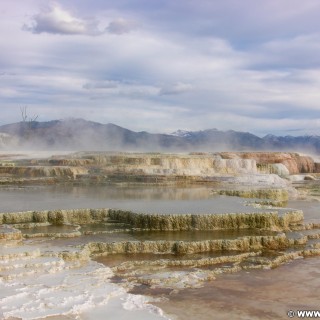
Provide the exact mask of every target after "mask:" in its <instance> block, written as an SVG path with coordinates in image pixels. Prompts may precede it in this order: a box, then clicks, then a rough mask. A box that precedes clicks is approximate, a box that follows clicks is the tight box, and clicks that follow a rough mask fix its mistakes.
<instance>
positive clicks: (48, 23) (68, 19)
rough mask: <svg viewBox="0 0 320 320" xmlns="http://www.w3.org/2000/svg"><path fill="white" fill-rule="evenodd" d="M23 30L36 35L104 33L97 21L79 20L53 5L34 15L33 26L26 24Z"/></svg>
mask: <svg viewBox="0 0 320 320" xmlns="http://www.w3.org/2000/svg"><path fill="white" fill-rule="evenodd" d="M23 29H24V30H27V31H31V32H32V33H35V34H38V33H52V34H62V35H98V34H101V33H102V32H101V31H100V30H99V29H98V24H97V22H96V21H93V20H85V19H80V18H77V17H75V16H73V15H72V14H71V13H69V12H68V11H66V10H65V9H63V8H61V7H60V6H59V5H58V4H53V5H51V6H50V7H48V8H45V9H43V10H42V11H41V12H40V13H38V14H36V15H34V16H33V19H32V22H31V24H29V25H27V24H25V25H24V26H23Z"/></svg>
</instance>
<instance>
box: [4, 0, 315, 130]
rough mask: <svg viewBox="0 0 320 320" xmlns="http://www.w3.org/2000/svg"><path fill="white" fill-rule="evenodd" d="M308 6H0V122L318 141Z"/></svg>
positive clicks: (171, 0)
mask: <svg viewBox="0 0 320 320" xmlns="http://www.w3.org/2000/svg"><path fill="white" fill-rule="evenodd" d="M319 16H320V2H319V1H318V0H305V1H301V0H300V1H296V0H268V1H257V0H242V1H238V0H224V1H221V0H219V1H218V0H198V1H194V0H193V1H191V0H117V1H114V0H113V1H111V0H91V1H88V0H77V1H74V0H73V1H71V0H61V1H54V2H48V1H43V0H28V1H19V0H10V1H4V0H0V39H1V41H0V46H1V50H0V97H1V99H0V108H1V111H2V112H1V117H0V124H4V123H9V122H16V121H20V120H21V113H20V107H21V106H27V110H28V114H29V115H30V117H32V116H34V115H38V120H39V121H46V120H53V119H63V118H70V117H74V118H85V119H88V120H92V121H98V122H101V123H109V122H111V123H115V124H118V125H120V126H123V127H126V128H129V129H132V130H135V131H142V130H146V131H150V132H167V133H170V132H172V131H175V130H177V129H184V130H203V129H209V128H218V129H221V130H229V129H232V130H239V131H250V132H253V133H255V134H258V135H264V134H267V133H273V134H277V135H283V134H292V135H300V134H301V135H302V134H320V19H319Z"/></svg>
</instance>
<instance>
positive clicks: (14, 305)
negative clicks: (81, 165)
mask: <svg viewBox="0 0 320 320" xmlns="http://www.w3.org/2000/svg"><path fill="white" fill-rule="evenodd" d="M248 202H250V201H249V200H246V199H242V198H237V197H227V196H218V195H216V194H213V193H212V188H210V187H203V186H201V187H189V188H184V187H180V188H177V187H141V186H139V187H138V186H134V187H133V186H126V185H109V186H99V187H92V186H70V185H61V186H46V187H43V186H41V187H40V186H39V187H38V186H32V187H21V188H19V187H18V188H17V187H7V188H2V189H1V190H0V203H1V212H19V211H28V210H31V211H33V210H56V209H77V208H114V209H122V210H130V211H134V212H141V213H152V214H156V213H160V214H186V213H190V214H221V213H229V212H232V213H243V212H272V211H274V210H275V209H274V208H269V207H267V208H257V207H256V206H252V205H248ZM288 207H290V208H293V209H302V210H303V211H304V214H305V221H306V222H315V223H319V221H320V218H319V217H320V214H318V212H320V202H317V201H298V200H294V201H289V203H288ZM286 210H288V209H287V208H285V209H280V208H279V209H277V211H279V213H280V214H281V212H282V211H286ZM16 227H18V228H19V230H21V232H22V234H23V235H24V238H25V239H24V240H23V245H21V244H17V243H13V244H12V245H11V246H9V245H7V246H2V247H1V248H0V256H1V259H0V272H1V273H0V275H1V278H0V286H1V290H0V310H1V312H2V313H1V316H2V317H3V318H4V319H10V317H12V318H11V319H19V318H21V319H44V318H48V319H53V320H54V319H98V320H99V319H109V318H110V319H111V318H112V319H113V318H114V319H115V318H119V319H120V318H121V319H163V318H166V317H169V318H173V319H174V318H176V319H191V318H197V319H204V320H206V319H227V318H228V319H230V318H232V319H271V318H279V319H282V318H283V319H286V318H287V315H286V311H288V310H298V309H299V308H300V309H307V308H309V309H310V308H311V309H316V308H317V307H318V306H317V305H316V301H317V297H318V296H319V292H318V291H319V290H318V289H317V288H318V287H319V286H318V281H319V280H318V275H319V273H318V271H317V268H318V267H319V266H320V262H319V261H320V260H319V258H316V257H315V258H310V259H303V260H302V259H300V260H298V261H293V262H289V263H287V264H285V265H284V266H281V267H279V268H276V269H270V268H269V265H268V263H269V262H270V261H273V260H272V259H276V258H278V257H279V256H281V255H282V253H283V252H291V251H292V252H294V251H297V250H300V247H301V244H297V246H296V247H290V248H285V249H283V250H263V252H261V251H260V250H259V249H255V250H251V251H250V252H238V251H233V250H222V251H219V250H215V251H205V250H198V251H194V252H189V253H181V252H179V253H177V252H171V251H170V250H163V249H161V248H160V246H159V243H161V245H162V246H165V247H166V246H168V245H170V246H171V245H173V247H175V246H176V245H177V243H178V244H181V243H182V244H186V243H196V244H197V245H199V243H200V244H201V243H202V242H203V241H212V242H214V241H220V240H221V241H223V240H225V241H237V239H239V238H240V239H244V238H246V237H247V238H252V237H254V236H260V237H268V236H269V237H276V236H278V235H279V232H277V231H272V230H258V229H252V228H250V229H246V228H244V229H229V230H228V229H224V230H215V231H214V232H212V231H208V230H181V231H163V230H162V231H161V230H156V231H155V230H154V231H151V230H143V229H134V228H132V226H130V225H128V224H126V223H123V222H119V221H113V222H112V221H105V222H103V221H102V222H99V223H97V222H94V223H90V224H85V225H81V226H80V225H78V224H64V225H61V226H58V225H50V224H45V223H42V224H23V225H19V226H16ZM311 232H314V231H312V230H307V231H306V230H304V231H295V232H293V233H290V235H289V233H288V235H289V236H290V237H292V238H294V237H296V238H299V237H301V236H303V235H306V234H308V233H309V234H310V233H311ZM280 237H282V235H281V234H280ZM310 241H311V240H310ZM312 241H315V242H316V240H312ZM96 242H98V243H103V244H106V245H107V246H108V250H109V251H108V252H109V254H100V251H101V250H102V249H101V248H100V247H99V250H100V251H99V250H98V251H97V249H95V248H93V247H92V245H91V244H92V243H96ZM123 243H125V244H126V246H127V247H126V252H122V251H121V250H122V249H121V250H119V248H118V247H116V245H118V244H121V245H123ZM128 243H129V247H130V244H134V245H135V246H138V247H139V246H140V247H141V246H142V243H155V244H156V245H155V246H154V247H152V248H153V249H151V251H150V250H149V251H148V250H145V251H142V250H140V249H139V250H140V251H139V252H135V251H134V250H136V249H134V250H133V249H132V251H130V250H128ZM201 245H203V244H201ZM84 246H85V247H84ZM86 246H89V247H86ZM186 246H187V244H186ZM224 246H225V244H224ZM83 248H85V249H83ZM88 248H89V249H90V250H91V252H95V253H99V254H98V255H96V257H95V259H94V260H95V261H93V260H88V259H87V256H86V254H87V253H86V250H87V249H88ZM154 248H155V249H154ZM166 248H167V247H166ZM94 250H96V251H94ZM103 250H106V249H103ZM112 250H113V251H112ZM153 250H158V252H154V251H153ZM161 250H162V251H161ZM105 252H106V251H105ZM110 253H112V254H110ZM155 253H156V254H155ZM257 259H258V260H257ZM261 265H262V266H263V265H265V268H264V269H265V270H260V269H259V270H256V269H255V268H256V267H259V268H261ZM239 266H241V268H240V269H239ZM246 266H248V269H246ZM217 270H218V271H217ZM236 271H237V272H236ZM35 276H36V277H35ZM214 278H215V280H213V279H214ZM288 291H289V292H288ZM284 292H288V293H286V294H285V295H284ZM147 296H148V298H147ZM149 302H150V303H149ZM157 306H158V307H160V308H161V309H162V310H164V311H165V314H163V312H162V310H161V309H159V308H158V307H157ZM287 309H288V310H287Z"/></svg>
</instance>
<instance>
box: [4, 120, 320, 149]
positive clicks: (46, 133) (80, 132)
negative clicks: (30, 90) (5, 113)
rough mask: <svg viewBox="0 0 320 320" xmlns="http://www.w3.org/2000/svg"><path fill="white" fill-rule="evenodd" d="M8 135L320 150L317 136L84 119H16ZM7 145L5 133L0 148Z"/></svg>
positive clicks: (145, 145) (72, 144) (123, 145)
mask: <svg viewBox="0 0 320 320" xmlns="http://www.w3.org/2000/svg"><path fill="white" fill-rule="evenodd" d="M0 133H4V134H7V135H10V136H11V137H12V141H15V147H25V148H31V149H41V148H60V149H61V148H62V149H70V148H71V150H73V149H81V150H113V151H150V152H152V151H153V152H160V151H167V152H191V151H203V152H214V151H221V150H226V151H227V150H233V151H267V150H272V151H300V152H309V153H310V152H313V153H320V136H296V137H295V136H276V135H273V134H268V135H266V136H264V137H262V138H261V137H258V136H256V135H254V134H252V133H250V132H242V131H234V130H227V131H221V130H218V129H215V128H213V129H205V130H200V131H187V130H177V131H175V132H173V133H172V134H165V133H149V132H146V131H139V132H136V131H132V130H130V129H126V128H123V127H121V126H118V125H116V124H113V123H107V124H102V123H99V122H94V121H88V120H85V119H70V118H69V119H63V120H50V121H43V122H40V121H30V122H27V121H25V122H23V121H22V122H16V123H11V124H5V125H2V126H0ZM6 147H10V139H9V138H8V137H7V136H6V138H5V139H2V141H1V143H0V148H2V149H3V148H6Z"/></svg>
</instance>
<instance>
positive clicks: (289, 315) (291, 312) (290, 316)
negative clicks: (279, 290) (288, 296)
mask: <svg viewBox="0 0 320 320" xmlns="http://www.w3.org/2000/svg"><path fill="white" fill-rule="evenodd" d="M287 315H288V317H289V318H293V317H294V311H293V310H289V311H288V312H287Z"/></svg>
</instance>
